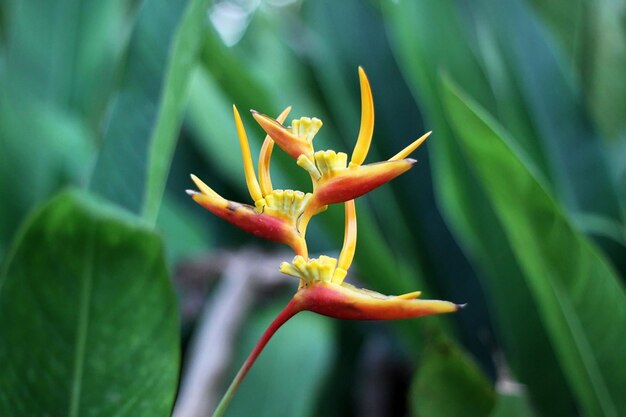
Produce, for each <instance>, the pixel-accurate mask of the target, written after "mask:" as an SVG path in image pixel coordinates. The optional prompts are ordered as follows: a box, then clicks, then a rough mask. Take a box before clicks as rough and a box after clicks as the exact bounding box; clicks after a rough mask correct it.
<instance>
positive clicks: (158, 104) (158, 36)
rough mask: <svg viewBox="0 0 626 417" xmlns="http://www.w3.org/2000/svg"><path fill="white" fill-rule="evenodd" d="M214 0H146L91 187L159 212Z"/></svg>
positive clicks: (137, 208)
mask: <svg viewBox="0 0 626 417" xmlns="http://www.w3.org/2000/svg"><path fill="white" fill-rule="evenodd" d="M207 5H208V0H190V1H189V2H177V1H175V2H172V1H167V0H146V1H145V3H144V4H143V5H142V8H141V10H140V12H139V16H138V18H137V23H136V26H135V28H134V31H133V34H132V36H131V40H130V46H129V48H128V51H127V54H128V59H127V62H126V67H125V71H124V74H123V76H122V87H121V91H120V92H119V95H118V97H117V101H116V102H115V106H114V107H113V110H112V115H111V119H110V121H109V124H108V127H107V130H106V133H105V137H104V144H103V146H102V150H101V152H100V154H99V157H98V160H97V163H96V167H95V171H94V174H93V178H92V180H91V189H92V190H93V191H95V192H97V193H99V194H101V195H103V196H105V197H107V198H108V199H110V200H112V201H115V202H116V203H119V204H120V205H122V206H123V207H125V208H127V209H129V210H131V211H133V212H135V213H141V214H142V215H143V216H144V217H145V218H146V219H147V220H148V221H149V222H151V223H153V222H154V221H155V220H156V216H157V214H158V209H159V206H160V203H161V198H162V195H163V190H164V188H165V181H166V179H167V173H168V170H169V166H170V162H171V158H172V155H173V152H174V147H175V144H176V140H177V137H178V129H179V127H180V123H181V119H182V113H183V105H184V102H183V101H184V98H185V93H186V90H187V82H188V79H189V77H190V75H191V71H192V69H193V68H194V65H195V62H196V58H197V55H198V52H199V49H200V38H201V33H202V30H201V29H202V27H203V24H204V19H205V11H206V8H207Z"/></svg>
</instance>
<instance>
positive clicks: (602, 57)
mask: <svg viewBox="0 0 626 417" xmlns="http://www.w3.org/2000/svg"><path fill="white" fill-rule="evenodd" d="M531 3H532V5H533V6H534V7H535V9H536V10H537V12H538V14H539V15H541V17H542V18H543V19H544V20H545V22H546V23H547V24H548V25H549V26H550V28H551V29H552V31H553V32H554V33H555V36H556V37H557V38H558V40H559V42H560V44H561V45H562V47H563V48H562V49H563V50H564V52H565V53H567V54H568V55H569V60H570V62H571V64H570V65H571V67H572V68H573V70H574V71H575V72H576V73H577V76H578V77H579V79H580V81H581V85H582V87H583V90H584V93H585V95H586V96H587V106H588V109H589V112H590V113H591V114H592V115H593V117H594V118H595V121H596V123H597V125H598V126H599V127H600V130H601V131H602V132H603V133H604V135H605V138H606V139H609V140H615V139H618V138H620V136H621V138H622V139H623V138H624V136H625V135H626V79H625V78H624V76H623V72H624V68H626V32H625V31H624V18H625V17H626V14H625V13H626V9H625V8H624V2H623V1H592V2H586V1H583V0H576V1H572V0H551V1H540V0H534V1H532V2H531Z"/></svg>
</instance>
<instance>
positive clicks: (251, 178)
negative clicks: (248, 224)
mask: <svg viewBox="0 0 626 417" xmlns="http://www.w3.org/2000/svg"><path fill="white" fill-rule="evenodd" d="M233 113H234V115H235V125H236V126H237V136H239V145H240V146H241V156H242V157H243V171H244V173H245V174H246V185H247V186H248V191H250V196H251V197H252V200H254V201H257V200H260V199H262V198H263V194H262V193H261V187H260V186H259V182H258V181H257V179H256V174H255V173H254V165H253V164H252V156H251V155H250V144H249V143H248V136H246V130H245V129H244V127H243V122H242V121H241V116H240V115H239V111H238V110H237V107H235V105H233Z"/></svg>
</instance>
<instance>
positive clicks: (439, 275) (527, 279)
mask: <svg viewBox="0 0 626 417" xmlns="http://www.w3.org/2000/svg"><path fill="white" fill-rule="evenodd" d="M624 22H626V2H624V1H623V0H618V1H604V0H601V1H596V2H585V1H582V0H577V1H563V0H550V1H533V0H500V1H489V0H478V1H466V0H423V1H411V0H376V1H374V0H372V1H367V2H363V1H357V0H342V1H336V2H334V1H331V0H319V1H306V0H301V1H289V0H282V1H278V0H271V1H270V0H259V1H245V0H229V1H227V0H221V1H215V2H209V1H208V0H187V1H174V2H172V1H165V0H143V1H134V0H113V1H105V2H103V1H93V0H53V1H48V2H24V1H20V0H5V1H3V2H2V3H0V25H1V26H0V198H1V199H2V203H1V204H0V259H1V260H2V270H1V271H2V272H1V275H0V363H2V364H3V366H2V367H1V368H0V415H10V416H22V415H23V416H32V415H38V413H39V414H44V410H45V413H47V415H52V416H56V415H75V416H77V415H94V416H100V415H102V416H110V415H133V416H141V415H146V416H161V415H169V413H170V411H171V406H172V404H173V401H174V397H175V393H176V389H177V375H178V368H179V352H178V345H177V344H178V342H179V341H180V340H181V339H180V334H179V330H178V326H177V325H176V320H177V317H178V316H177V312H176V309H175V307H174V304H173V296H174V293H173V290H172V289H171V285H170V279H171V276H172V273H171V271H172V270H173V268H174V266H176V265H177V264H179V263H181V262H184V261H185V260H186V259H190V258H192V257H194V256H198V255H199V254H202V253H206V252H209V251H214V250H216V249H218V248H221V247H236V246H239V245H241V244H242V243H244V242H245V243H246V244H248V243H250V240H249V238H248V237H247V236H244V235H243V234H242V233H240V232H239V231H236V230H233V229H232V228H230V226H228V225H224V224H222V223H221V222H220V221H219V220H218V219H215V218H213V217H211V216H210V215H209V214H207V213H206V212H204V211H203V210H202V209H201V208H200V207H197V206H195V205H194V204H193V203H192V202H190V201H189V199H188V198H187V196H186V195H185V194H184V193H183V190H184V189H185V188H188V187H189V186H190V182H189V180H188V175H189V173H191V172H193V173H195V174H197V175H199V176H200V177H201V178H206V179H207V182H208V183H209V184H210V185H211V186H212V187H214V188H215V189H216V190H217V191H218V192H220V193H222V194H223V195H224V196H225V197H226V198H229V199H232V200H236V201H242V202H250V201H249V196H247V192H246V187H245V181H244V178H243V172H242V166H241V161H240V156H239V148H238V144H237V141H236V139H235V129H234V123H233V122H232V116H231V114H230V107H231V104H232V103H235V104H237V105H238V107H239V108H240V109H246V108H254V109H256V110H259V111H261V112H263V113H266V114H277V113H278V112H279V111H280V110H282V108H284V107H285V106H287V105H292V106H293V108H294V110H293V113H292V114H293V117H299V116H316V117H319V118H321V119H322V120H323V121H324V128H323V129H322V131H321V133H320V134H319V135H318V138H317V139H316V141H319V143H317V145H316V147H317V148H318V149H324V148H332V149H336V150H338V151H350V150H351V148H352V146H353V144H354V141H355V138H356V135H357V131H358V121H359V114H360V109H359V101H358V98H359V93H358V77H357V71H356V69H357V66H358V65H362V66H363V67H364V68H365V70H366V71H367V73H368V75H369V78H370V81H371V83H372V89H373V93H374V100H375V106H376V127H375V132H374V141H373V144H372V149H371V151H370V159H371V160H381V159H383V158H388V157H389V156H391V155H393V154H395V153H396V152H397V151H398V150H399V149H402V148H403V147H404V146H405V145H406V144H407V143H408V142H410V141H411V140H413V139H415V138H416V137H417V136H419V135H421V134H422V133H423V132H424V131H427V130H433V131H434V133H433V135H432V137H431V139H429V141H428V143H427V144H426V145H425V146H423V147H422V148H421V149H420V150H418V151H417V152H416V156H417V159H418V160H419V161H420V162H419V164H418V165H417V166H416V167H415V168H414V169H413V170H411V171H410V172H408V173H407V174H405V175H404V176H402V177H400V178H399V179H398V180H396V181H395V182H393V183H391V184H390V185H388V186H386V187H383V188H381V189H378V190H376V191H375V192H374V193H372V195H371V196H368V197H364V198H362V199H360V200H359V202H358V203H357V205H358V215H359V243H358V248H357V252H356V259H355V262H356V265H355V266H356V270H357V275H358V278H359V279H360V280H361V281H362V282H363V283H365V284H367V286H368V288H372V289H375V290H378V291H381V292H384V293H391V294H393V293H396V294H397V293H403V292H408V291H412V290H415V289H416V288H419V289H422V290H423V291H424V292H425V295H427V296H428V298H441V299H448V300H452V301H455V302H467V303H468V304H469V305H468V307H467V308H466V309H465V310H464V311H462V312H460V313H458V314H456V315H454V316H451V317H445V318H425V319H419V320H408V321H402V322H397V323H389V324H384V325H382V324H381V325H367V324H361V323H336V322H331V321H329V320H328V319H324V318H319V317H311V316H306V317H301V318H300V317H296V318H295V319H294V320H293V321H292V322H290V323H289V324H288V327H285V329H284V331H285V332H284V333H285V334H284V337H281V335H280V334H279V335H278V336H277V338H276V340H273V341H272V343H270V344H269V346H268V348H267V349H268V350H267V352H265V353H264V356H263V357H262V358H261V361H260V362H259V364H258V369H253V371H252V373H251V375H250V379H249V380H247V381H246V383H245V384H244V386H243V387H242V391H241V393H240V394H241V395H240V397H236V398H235V400H234V402H233V408H232V410H231V411H232V414H231V415H238V414H240V413H245V414H246V415H249V414H250V413H251V412H254V411H255V410H258V409H262V410H264V413H265V414H262V413H259V415H261V414H262V415H272V416H281V415H284V416H288V417H294V415H298V416H314V415H324V416H347V415H358V414H357V413H358V412H359V411H358V410H361V408H359V405H358V404H359V403H360V402H364V401H365V399H364V398H363V397H362V396H361V397H359V393H361V395H362V392H361V391H358V390H357V388H358V387H359V386H360V385H359V384H360V381H359V378H360V377H361V375H362V374H360V373H359V371H358V369H359V367H360V363H361V362H359V361H360V360H363V359H362V358H363V352H364V351H365V347H366V346H367V345H368V340H371V338H372V337H379V338H382V339H383V340H385V344H384V345H385V346H387V348H386V349H388V350H389V351H391V352H393V355H394V356H398V357H400V361H401V362H402V363H408V364H410V365H409V367H410V369H411V374H412V375H411V377H410V378H411V380H412V381H413V382H412V386H411V387H410V388H409V387H407V386H404V389H403V391H402V395H400V396H399V397H398V398H394V401H396V402H400V403H401V405H400V407H399V408H394V411H393V413H392V412H391V411H389V413H388V414H386V415H411V416H416V417H429V416H435V417H437V416H457V415H458V416H461V415H468V414H467V413H469V414H471V415H472V416H504V415H506V416H524V417H527V416H546V417H548V416H550V417H552V416H577V415H581V416H587V417H595V416H615V417H619V416H626V404H625V403H624V397H623V395H621V393H622V391H623V387H624V386H626V351H625V350H624V349H623V346H625V345H626V340H625V338H626V335H625V334H624V332H623V329H624V327H625V326H626V295H625V291H624V277H625V276H626V225H625V217H626V211H625V208H624V207H625V205H624V204H625V202H624V200H625V197H626V77H624V74H626V26H625V24H624ZM244 123H245V124H246V127H247V129H248V130H249V136H250V138H251V141H252V143H251V146H252V148H253V154H254V153H255V151H258V149H259V148H260V139H261V138H262V133H261V130H260V128H258V127H257V126H254V123H253V121H252V118H250V117H247V116H246V115H245V114H244ZM272 178H273V181H274V183H276V184H277V186H280V187H292V188H300V189H305V190H306V189H307V187H308V180H307V178H306V176H305V175H303V174H302V172H300V170H299V169H298V168H297V167H296V166H295V164H293V161H292V160H290V159H289V158H286V157H284V156H283V155H280V152H276V156H275V159H274V160H273V161H272ZM68 186H72V187H73V188H74V190H72V191H64V190H63V189H64V188H66V187H68ZM342 225H343V214H342V211H341V210H332V209H331V210H329V211H328V212H327V213H325V214H323V215H320V216H319V217H316V219H315V221H314V222H313V223H312V224H311V230H310V235H311V238H312V242H311V247H312V251H313V252H322V251H328V249H329V247H330V248H333V249H334V250H337V249H338V248H339V246H340V242H341V239H342V231H343V226H342ZM255 243H256V244H258V245H259V246H261V247H263V248H271V247H273V245H270V244H268V243H266V242H255ZM166 260H167V264H166ZM166 265H167V266H166ZM277 268H278V265H277ZM359 271H360V272H359ZM282 301H284V300H278V301H276V305H272V306H270V307H268V308H266V309H261V310H259V311H258V312H257V313H256V314H255V316H254V317H253V318H252V319H251V320H250V323H249V325H248V326H247V327H246V329H245V330H244V335H243V336H242V350H246V351H247V347H249V344H250V343H252V342H251V340H252V339H253V337H252V336H251V335H257V334H258V333H259V331H260V329H262V328H263V327H264V325H265V324H266V323H267V322H269V320H270V318H269V315H268V313H267V312H268V311H270V312H271V311H274V310H275V309H276V308H277V307H276V306H277V305H280V304H281V302H282ZM121 317H122V318H123V319H121ZM113 328H114V329H116V331H115V332H113V331H112V329H113ZM390 346H393V348H392V347H390ZM157 353H158V355H157ZM241 354H244V353H241ZM303 356H305V357H306V358H308V359H306V360H308V361H309V362H307V365H308V368H306V367H303V366H302V365H301V366H298V364H299V363H301V361H302V360H305V359H303ZM131 361H132V368H129V366H128V365H127V364H129V363H131ZM237 364H238V363H237ZM125 365H126V366H125ZM291 367H293V368H294V369H292V370H291V371H290V368H291ZM267 374H271V376H268V375H267ZM155 375H156V376H155ZM155 378H156V379H155ZM130 380H132V383H131V382H129V381H130ZM268 380H270V382H271V383H268ZM287 385H288V386H287ZM405 385H406V384H405ZM102 387H106V388H107V389H102ZM286 388H289V389H286ZM298 388H302V391H297V392H298V393H299V395H298V396H295V395H293V393H291V391H290V390H291V389H294V391H293V392H294V393H295V392H296V391H295V390H297V389H298ZM285 397H287V398H289V399H290V400H287V399H286V398H285ZM157 399H158V400H157ZM469 410H471V411H469Z"/></svg>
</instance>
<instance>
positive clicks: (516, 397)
mask: <svg viewBox="0 0 626 417" xmlns="http://www.w3.org/2000/svg"><path fill="white" fill-rule="evenodd" d="M534 415H535V414H534V413H533V412H532V408H531V407H530V405H529V404H528V399H527V398H526V396H525V395H524V393H523V392H515V393H509V392H507V393H498V396H497V399H496V406H495V407H494V409H493V411H492V412H491V414H489V417H533V416H534Z"/></svg>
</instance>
